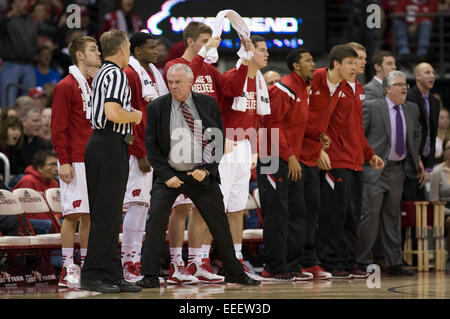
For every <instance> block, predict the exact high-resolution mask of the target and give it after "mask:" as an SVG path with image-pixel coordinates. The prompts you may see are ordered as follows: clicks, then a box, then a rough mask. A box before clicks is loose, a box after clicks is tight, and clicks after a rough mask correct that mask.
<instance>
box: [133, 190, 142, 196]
mask: <svg viewBox="0 0 450 319" xmlns="http://www.w3.org/2000/svg"><path fill="white" fill-rule="evenodd" d="M140 193H141V190H140V189H135V190H133V191H132V192H131V194H132V195H133V197H137V196H139V194H140Z"/></svg>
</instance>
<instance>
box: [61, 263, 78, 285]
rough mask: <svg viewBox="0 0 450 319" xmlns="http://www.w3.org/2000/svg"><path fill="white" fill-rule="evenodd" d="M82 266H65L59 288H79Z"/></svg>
mask: <svg viewBox="0 0 450 319" xmlns="http://www.w3.org/2000/svg"><path fill="white" fill-rule="evenodd" d="M80 274H81V269H80V266H78V265H76V264H71V265H69V266H64V267H63V269H62V270H61V277H60V279H59V282H58V286H59V287H68V288H77V287H78V285H79V284H80Z"/></svg>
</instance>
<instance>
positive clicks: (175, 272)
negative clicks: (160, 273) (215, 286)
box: [167, 263, 200, 285]
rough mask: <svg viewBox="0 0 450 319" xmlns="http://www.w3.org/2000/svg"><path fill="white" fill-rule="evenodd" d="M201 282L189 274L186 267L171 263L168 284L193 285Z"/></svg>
mask: <svg viewBox="0 0 450 319" xmlns="http://www.w3.org/2000/svg"><path fill="white" fill-rule="evenodd" d="M199 282H200V280H199V279H198V278H197V277H194V276H192V275H191V274H189V273H188V272H187V270H186V267H184V266H178V265H176V264H175V263H170V266H169V277H167V283H168V284H175V285H192V284H198V283H199Z"/></svg>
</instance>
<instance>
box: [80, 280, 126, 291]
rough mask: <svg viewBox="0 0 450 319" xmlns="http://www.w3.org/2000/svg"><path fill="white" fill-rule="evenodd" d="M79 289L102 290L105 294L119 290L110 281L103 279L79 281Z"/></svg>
mask: <svg viewBox="0 0 450 319" xmlns="http://www.w3.org/2000/svg"><path fill="white" fill-rule="evenodd" d="M80 289H83V290H89V291H97V292H103V293H106V294H108V293H115V292H120V289H119V287H117V286H116V285H113V284H112V283H111V282H108V281H103V280H83V281H81V282H80Z"/></svg>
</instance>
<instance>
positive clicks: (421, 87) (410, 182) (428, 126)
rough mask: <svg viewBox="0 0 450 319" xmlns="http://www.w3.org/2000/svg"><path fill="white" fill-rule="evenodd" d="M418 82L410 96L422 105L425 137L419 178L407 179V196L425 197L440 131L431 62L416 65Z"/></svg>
mask: <svg viewBox="0 0 450 319" xmlns="http://www.w3.org/2000/svg"><path fill="white" fill-rule="evenodd" d="M414 76H415V78H416V85H415V86H414V87H412V88H411V89H409V90H408V94H407V96H406V100H407V101H410V102H413V103H416V104H417V105H418V106H419V112H420V117H419V121H420V125H421V126H422V138H421V141H420V147H419V155H420V159H421V161H420V166H421V170H420V172H419V173H420V174H419V176H418V178H409V177H406V179H405V186H404V192H403V200H407V201H415V200H425V188H424V186H425V184H426V183H427V182H428V181H429V180H430V179H431V171H432V170H433V165H434V161H435V158H434V156H435V151H436V150H435V148H436V135H437V129H438V121H439V107H440V105H439V101H438V100H437V99H436V98H435V97H434V96H433V95H432V94H430V91H431V89H432V88H433V86H434V80H435V76H434V69H433V67H432V66H431V65H429V64H428V63H419V64H418V65H416V67H415V68H414Z"/></svg>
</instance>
